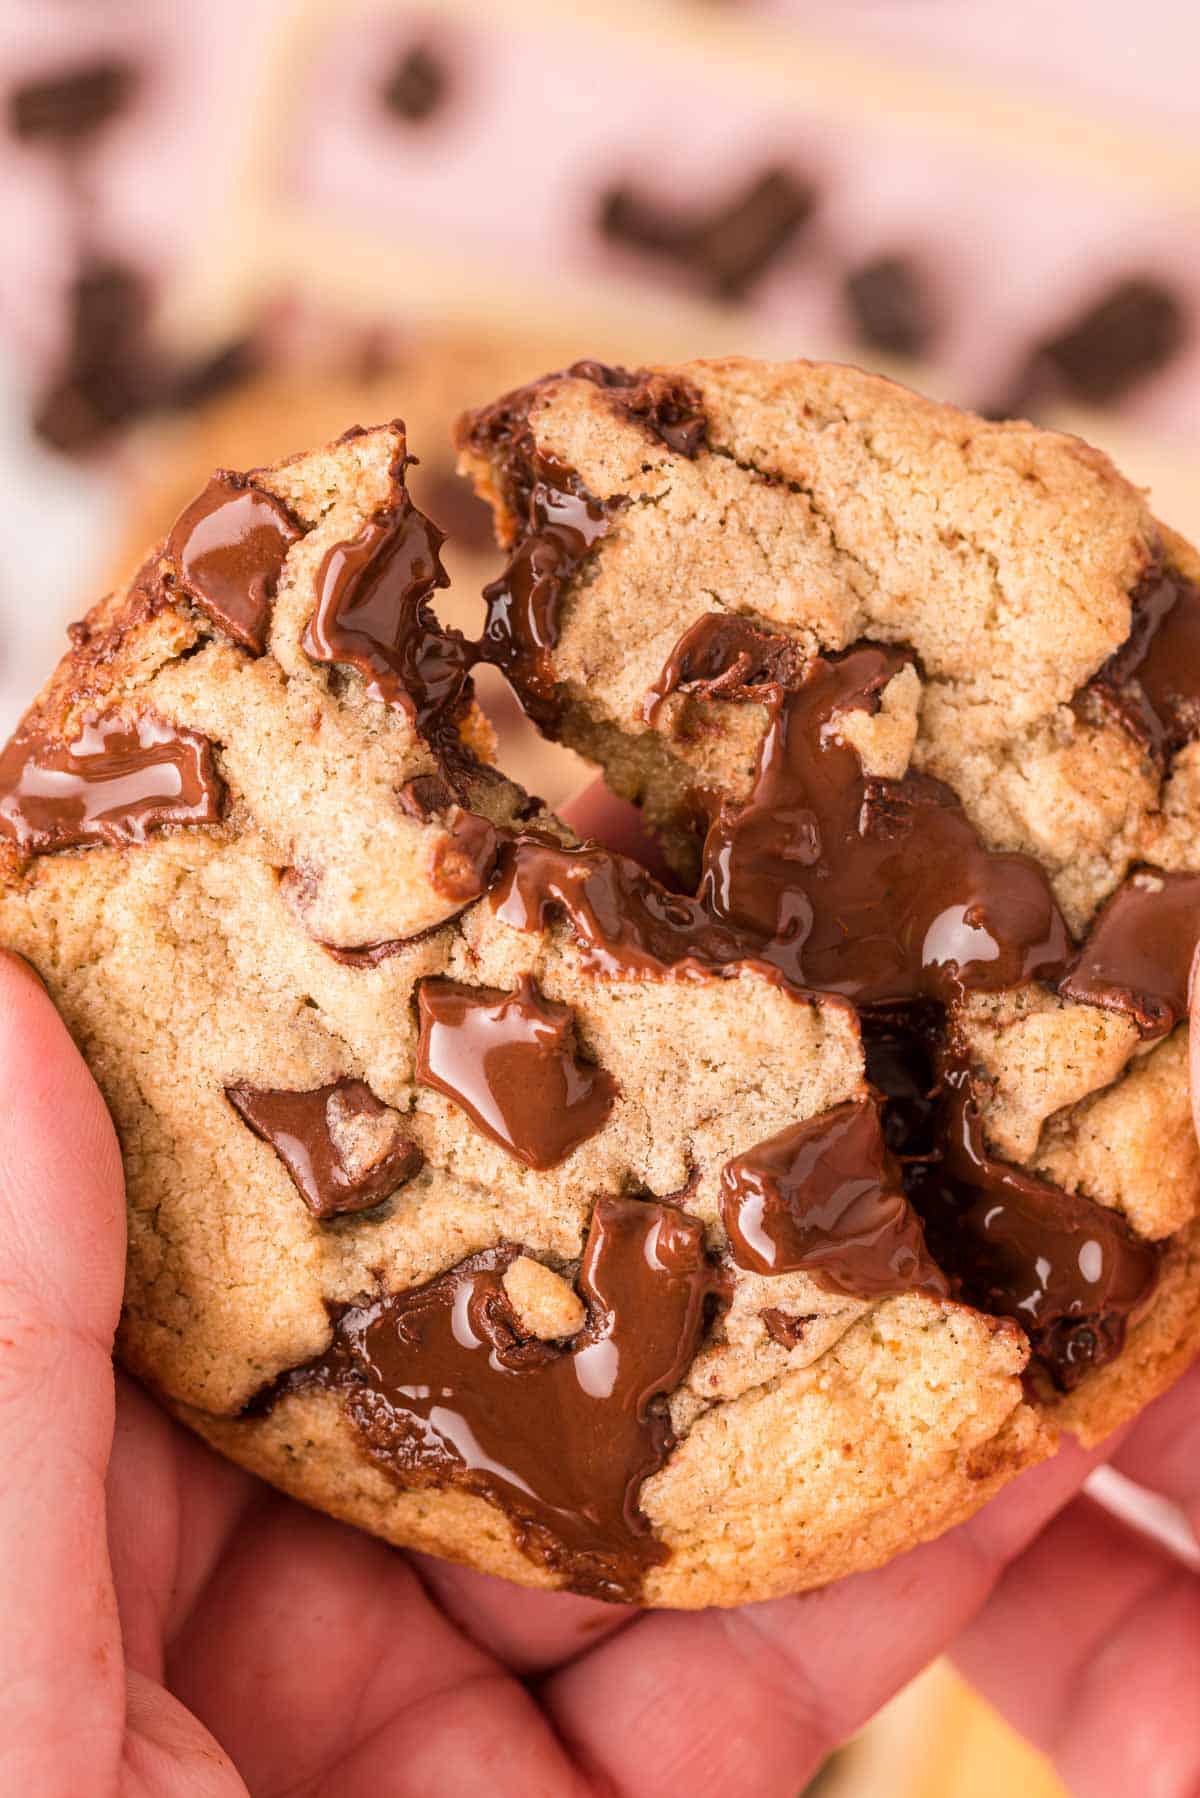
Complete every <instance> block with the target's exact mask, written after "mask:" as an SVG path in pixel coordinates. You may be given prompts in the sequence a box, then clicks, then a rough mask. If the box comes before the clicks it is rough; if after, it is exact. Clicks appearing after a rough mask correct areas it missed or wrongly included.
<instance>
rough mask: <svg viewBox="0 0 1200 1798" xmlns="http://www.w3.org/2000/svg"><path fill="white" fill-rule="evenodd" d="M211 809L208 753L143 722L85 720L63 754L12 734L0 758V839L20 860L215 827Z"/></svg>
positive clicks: (217, 795)
mask: <svg viewBox="0 0 1200 1798" xmlns="http://www.w3.org/2000/svg"><path fill="white" fill-rule="evenodd" d="M221 799H222V787H221V782H220V780H219V778H218V776H217V772H216V769H215V767H214V765H213V751H212V744H211V743H209V742H208V741H207V740H206V739H205V738H204V737H201V736H198V735H197V734H196V732H195V731H191V730H182V729H179V728H177V727H176V726H175V725H173V724H167V723H166V722H165V721H164V720H163V719H162V718H158V717H155V715H154V714H153V713H152V712H144V713H142V714H141V715H140V716H138V717H136V718H132V719H127V718H122V717H118V716H114V715H111V714H110V715H105V716H103V717H96V716H95V715H89V716H88V717H87V718H86V719H85V720H84V723H83V726H82V729H81V730H80V733H79V735H78V737H77V738H76V739H75V741H74V742H72V743H66V744H63V743H57V742H52V741H50V740H48V739H46V738H45V737H43V736H41V735H39V734H38V732H37V731H36V730H28V729H25V728H22V729H21V730H19V731H18V732H17V734H16V736H15V737H13V739H12V741H11V742H10V743H9V744H8V746H7V748H6V749H5V750H4V751H3V752H2V753H0V833H3V834H4V835H5V836H7V837H9V838H10V840H11V841H12V842H14V843H15V844H16V846H17V849H18V851H19V852H20V853H21V854H22V855H45V854H47V853H49V852H51V851H53V850H57V849H75V848H82V847H85V846H87V845H89V844H93V843H107V844H109V845H118V844H124V843H144V842H145V840H146V837H147V834H148V833H149V832H150V831H152V830H162V829H165V828H166V827H167V826H169V825H176V824H216V823H219V822H220V818H221Z"/></svg>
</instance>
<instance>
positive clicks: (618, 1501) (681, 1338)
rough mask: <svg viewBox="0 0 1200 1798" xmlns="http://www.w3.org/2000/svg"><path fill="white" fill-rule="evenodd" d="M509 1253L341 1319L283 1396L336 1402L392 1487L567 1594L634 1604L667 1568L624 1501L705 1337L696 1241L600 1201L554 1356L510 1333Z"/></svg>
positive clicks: (666, 1444) (656, 1459)
mask: <svg viewBox="0 0 1200 1798" xmlns="http://www.w3.org/2000/svg"><path fill="white" fill-rule="evenodd" d="M519 1252H520V1251H519V1250H518V1249H516V1248H512V1247H502V1248H498V1249H489V1250H487V1251H485V1252H484V1253H483V1254H480V1255H473V1256H471V1257H470V1258H469V1259H468V1260H466V1261H463V1262H461V1263H460V1264H459V1265H458V1266H457V1267H455V1268H452V1269H451V1271H450V1272H449V1273H446V1274H443V1275H441V1276H440V1277H439V1278H438V1279H436V1280H433V1281H431V1282H430V1284H429V1285H427V1286H422V1287H418V1288H417V1289H416V1290H414V1291H412V1292H404V1293H398V1294H396V1295H395V1296H394V1297H392V1298H385V1299H381V1300H379V1301H378V1302H377V1303H375V1304H373V1305H366V1306H362V1307H358V1308H354V1309H351V1310H348V1311H344V1312H342V1314H341V1315H340V1316H339V1317H338V1318H337V1320H336V1327H335V1333H334V1339H333V1343H332V1346H331V1347H330V1348H329V1350H328V1351H327V1352H326V1354H325V1355H324V1356H323V1357H322V1359H321V1360H320V1361H318V1362H316V1363H315V1364H314V1365H313V1366H312V1367H311V1368H309V1369H306V1370H303V1371H302V1372H301V1373H300V1374H298V1375H292V1376H291V1377H290V1380H289V1384H290V1385H291V1386H293V1387H294V1386H296V1385H301V1386H303V1385H304V1384H318V1385H322V1386H327V1387H332V1388H334V1389H336V1390H340V1391H341V1392H342V1394H343V1402H344V1403H345V1406H346V1409H347V1412H348V1414H349V1416H350V1419H351V1421H352V1423H353V1424H354V1426H355V1428H356V1429H357V1430H358V1432H359V1434H360V1436H361V1438H362V1440H363V1443H364V1446H365V1447H366V1448H367V1450H368V1451H369V1453H370V1454H371V1455H372V1456H373V1457H374V1458H375V1459H376V1460H377V1461H378V1462H380V1464H381V1465H382V1466H384V1467H385V1468H387V1470H388V1471H389V1472H390V1473H391V1474H393V1475H394V1476H395V1477H396V1478H397V1479H398V1480H399V1481H400V1483H401V1484H402V1485H405V1486H427V1485H446V1484H453V1485H456V1486H459V1487H462V1488H465V1489H466V1490H467V1491H469V1492H475V1493H478V1494H480V1495H481V1496H482V1497H485V1498H488V1499H490V1500H491V1501H492V1502H493V1503H494V1504H498V1505H500V1506H502V1507H503V1509H504V1510H505V1511H506V1512H507V1513H508V1515H509V1517H510V1518H511V1520H512V1523H513V1527H514V1530H515V1532H516V1535H517V1539H518V1541H519V1542H520V1543H521V1546H522V1547H523V1548H524V1550H525V1551H526V1553H528V1554H530V1555H532V1556H534V1557H535V1558H536V1559H537V1560H539V1561H541V1562H542V1563H543V1564H544V1565H545V1566H547V1567H549V1568H551V1569H553V1570H554V1571H555V1572H558V1573H561V1574H562V1575H564V1576H565V1578H566V1580H567V1582H568V1583H569V1584H570V1585H571V1586H572V1587H573V1588H574V1589H575V1590H576V1591H577V1592H587V1593H591V1594H593V1595H594V1596H596V1597H598V1598H607V1599H612V1600H622V1599H633V1598H636V1597H637V1595H638V1592H639V1590H640V1588H641V1585H642V1580H643V1578H644V1575H645V1573H646V1571H647V1570H648V1569H649V1568H651V1567H653V1566H655V1565H657V1564H658V1563H659V1562H661V1561H663V1560H665V1559H666V1556H667V1550H666V1548H665V1546H664V1545H663V1544H662V1543H661V1542H659V1541H658V1540H657V1539H656V1538H655V1537H654V1536H653V1534H652V1533H651V1531H650V1527H649V1525H648V1523H647V1522H646V1519H645V1518H644V1516H643V1515H642V1513H641V1511H640V1510H639V1509H638V1495H639V1492H640V1489H641V1486H642V1483H643V1481H644V1480H646V1479H647V1478H648V1477H649V1476H650V1475H651V1474H652V1473H654V1472H656V1471H657V1469H658V1468H659V1467H661V1466H662V1464H663V1462H664V1460H665V1459H666V1457H667V1455H668V1454H669V1452H670V1450H671V1448H672V1447H673V1445H674V1438H673V1436H672V1432H671V1426H670V1421H669V1419H668V1417H667V1414H666V1411H665V1408H664V1406H663V1403H662V1400H663V1398H664V1397H665V1395H667V1394H669V1393H670V1392H671V1391H673V1389H674V1388H675V1387H676V1386H677V1385H678V1384H679V1381H680V1379H681V1378H682V1377H683V1374H684V1372H685V1371H686V1369H687V1367H688V1365H689V1363H690V1362H691V1360H692V1357H693V1356H694V1354H695V1352H696V1347H697V1345H698V1342H699V1339H700V1333H701V1330H702V1328H703V1324H704V1310H705V1299H706V1297H707V1295H708V1293H709V1292H710V1290H711V1289H712V1273H711V1270H710V1266H709V1263H708V1260H707V1257H706V1255H705V1252H704V1232H703V1229H702V1227H701V1225H700V1224H699V1223H697V1222H696V1221H695V1219H693V1218H689V1217H685V1216H684V1214H683V1213H682V1212H680V1211H677V1210H675V1209H674V1207H673V1206H670V1205H662V1204H655V1203H652V1202H651V1201H649V1200H646V1201H642V1200H637V1199H626V1198H602V1199H600V1200H598V1202H597V1204H596V1207H595V1210H594V1211H593V1213H592V1222H591V1228H590V1229H589V1231H588V1238H587V1242H586V1244H585V1247H584V1252H583V1264H582V1267H581V1269H580V1274H579V1296H580V1297H581V1299H582V1300H583V1302H584V1304H585V1306H586V1307H587V1321H586V1322H585V1324H584V1326H583V1328H582V1330H580V1332H579V1334H578V1335H577V1336H575V1337H574V1338H573V1339H572V1340H571V1341H570V1342H568V1343H547V1342H540V1341H537V1340H532V1339H530V1338H529V1337H527V1336H525V1335H523V1334H522V1332H521V1328H520V1325H519V1323H518V1321H517V1318H516V1317H515V1315H514V1313H513V1310H512V1307H511V1305H510V1303H509V1301H508V1297H507V1294H506V1293H505V1291H504V1285H503V1275H504V1270H505V1268H506V1267H507V1265H508V1264H509V1262H511V1261H512V1260H513V1259H514V1258H515V1256H516V1255H517V1254H518V1253H519Z"/></svg>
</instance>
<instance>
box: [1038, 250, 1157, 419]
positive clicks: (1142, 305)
mask: <svg viewBox="0 0 1200 1798" xmlns="http://www.w3.org/2000/svg"><path fill="white" fill-rule="evenodd" d="M1188 329H1189V321H1188V318H1187V314H1186V312H1185V311H1184V308H1183V304H1182V302H1181V301H1180V300H1179V299H1178V297H1177V296H1176V295H1175V294H1174V293H1173V292H1172V291H1171V289H1170V288H1169V287H1166V286H1164V285H1163V283H1162V282H1161V281H1156V280H1154V279H1153V278H1151V277H1148V276H1144V275H1134V276H1130V277H1128V278H1126V279H1125V280H1121V281H1117V282H1115V283H1114V285H1113V286H1112V287H1110V288H1109V289H1108V290H1107V292H1105V293H1103V294H1102V295H1101V296H1100V298H1099V299H1098V300H1095V301H1093V303H1092V304H1091V305H1090V306H1088V307H1087V309H1086V310H1085V311H1084V312H1083V313H1081V314H1080V316H1079V317H1078V318H1077V319H1075V320H1074V322H1073V323H1071V324H1069V325H1068V326H1067V327H1066V329H1065V330H1063V331H1061V332H1059V334H1058V335H1057V336H1055V337H1050V338H1047V339H1046V341H1045V342H1044V343H1042V344H1041V345H1040V346H1039V347H1038V350H1037V352H1036V360H1037V362H1038V364H1040V366H1041V367H1042V368H1043V369H1044V370H1046V371H1049V373H1050V374H1051V375H1052V377H1053V378H1054V379H1055V380H1057V382H1058V383H1059V384H1061V386H1063V387H1064V388H1065V389H1066V391H1067V392H1068V393H1069V394H1070V395H1071V397H1072V398H1073V399H1078V400H1082V401H1084V402H1086V403H1087V404H1089V405H1096V406H1104V405H1111V404H1112V402H1113V401H1114V400H1119V399H1122V398H1124V396H1125V395H1126V394H1127V393H1128V392H1129V391H1130V389H1131V388H1133V387H1135V386H1136V385H1137V383H1138V382H1139V381H1142V380H1145V379H1146V378H1147V377H1148V376H1150V375H1154V374H1157V373H1158V372H1159V370H1160V369H1162V368H1165V367H1166V365H1167V363H1168V362H1170V361H1171V360H1172V358H1173V357H1174V356H1176V355H1178V353H1179V351H1180V350H1181V349H1182V348H1183V345H1184V341H1185V339H1186V337H1187V335H1188Z"/></svg>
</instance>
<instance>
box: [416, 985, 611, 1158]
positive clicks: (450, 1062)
mask: <svg viewBox="0 0 1200 1798" xmlns="http://www.w3.org/2000/svg"><path fill="white" fill-rule="evenodd" d="M418 999H419V1005H420V1013H421V1037H420V1042H419V1044H418V1047H417V1079H418V1081H419V1082H420V1083H421V1084H422V1085H423V1086H432V1087H433V1088H434V1089H435V1090H436V1091H437V1092H440V1093H444V1094H445V1095H446V1097H447V1098H448V1099H451V1100H453V1102H454V1104H455V1105H459V1106H461V1107H462V1109H463V1110H464V1111H465V1112H466V1114H467V1116H468V1117H469V1118H470V1119H471V1120H472V1122H473V1123H474V1124H475V1125H476V1126H477V1127H478V1128H479V1129H480V1130H482V1131H483V1133H484V1135H485V1136H490V1137H491V1139H492V1141H493V1142H497V1143H499V1144H500V1147H501V1148H502V1149H506V1150H507V1151H508V1153H509V1154H510V1155H514V1156H515V1157H516V1158H517V1160H518V1161H523V1162H524V1163H525V1165H526V1167H532V1168H539V1169H544V1168H551V1167H557V1166H558V1164H559V1162H560V1161H565V1160H566V1158H567V1156H568V1155H570V1154H571V1153H572V1151H573V1150H575V1149H577V1148H578V1147H579V1145H580V1143H582V1142H586V1141H587V1139H588V1138H589V1137H590V1136H594V1135H595V1134H596V1132H597V1130H599V1129H601V1128H602V1127H603V1125H604V1124H605V1122H606V1121H607V1119H608V1115H609V1113H610V1112H611V1110H612V1108H613V1102H614V1100H615V1098H616V1094H617V1086H616V1082H615V1081H614V1080H613V1078H612V1076H611V1075H610V1074H607V1073H605V1071H604V1069H603V1068H598V1067H595V1066H593V1065H592V1064H591V1063H590V1062H586V1061H583V1060H582V1059H581V1058H580V1056H579V1053H578V1050H577V1048H576V1045H575V1020H574V1014H573V1012H572V1011H571V1009H570V1007H569V1006H566V1005H555V1004H552V1003H551V1002H550V1001H549V1000H548V999H543V998H542V996H541V994H540V993H539V992H538V990H537V988H536V987H535V986H534V984H533V981H532V980H530V979H529V978H528V976H525V977H524V978H522V980H521V982H520V984H519V985H518V987H517V990H516V992H515V993H505V992H499V991H497V990H496V988H494V987H488V986H463V985H462V984H460V982H458V981H456V980H443V979H440V978H435V979H431V980H423V981H422V982H421V985H420V987H419V988H418Z"/></svg>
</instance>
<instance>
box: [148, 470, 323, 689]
mask: <svg viewBox="0 0 1200 1798" xmlns="http://www.w3.org/2000/svg"><path fill="white" fill-rule="evenodd" d="M301 535H302V532H301V529H300V526H299V525H298V524H297V523H296V522H295V520H294V519H293V518H292V516H291V514H290V513H289V512H288V509H287V507H286V506H284V505H283V504H282V502H281V501H279V500H277V499H275V498H274V497H273V496H272V495H271V494H269V493H262V492H260V491H259V490H258V488H256V487H252V486H250V485H249V483H248V482H247V480H246V478H245V476H244V475H239V474H231V473H229V472H228V471H227V470H221V471H219V472H218V473H217V474H215V475H214V476H213V478H212V480H211V481H210V482H209V483H208V486H207V487H206V488H205V489H204V492H203V493H202V494H200V496H199V498H197V499H194V500H193V501H192V503H191V505H190V506H188V507H187V509H186V510H185V511H184V512H182V513H181V514H180V516H179V517H178V518H177V519H176V521H175V523H174V525H173V526H172V528H171V534H170V536H169V537H168V538H167V556H168V558H169V559H170V561H171V562H172V563H173V564H174V566H175V570H176V573H177V576H178V579H179V583H180V585H181V586H182V587H183V588H185V590H186V591H187V593H188V596H189V597H190V598H191V599H192V600H193V601H194V602H195V604H196V605H197V606H199V607H200V610H201V611H202V612H204V613H206V614H207V615H208V617H209V618H211V619H212V621H213V623H214V624H216V625H218V626H219V627H220V629H221V630H223V631H227V632H228V634H229V635H230V636H231V637H232V638H233V639H234V640H235V642H238V643H240V644H241V645H242V646H243V648H245V649H249V650H252V651H253V653H254V654H255V655H262V653H263V651H264V650H265V649H266V646H267V631H268V629H269V628H270V623H271V606H272V602H273V600H274V598H275V586H276V582H277V581H278V579H279V575H280V571H281V569H282V568H283V559H284V557H285V556H286V554H287V552H288V550H289V548H290V547H291V545H292V544H293V543H295V542H296V541H297V539H298V538H299V537H300V536H301Z"/></svg>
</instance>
